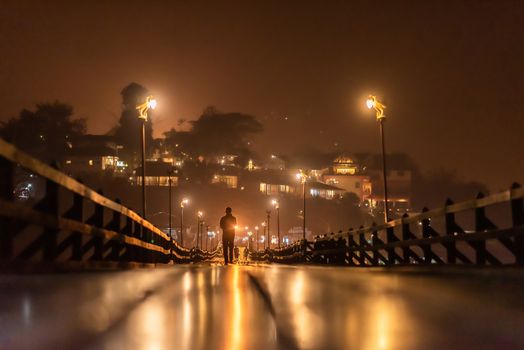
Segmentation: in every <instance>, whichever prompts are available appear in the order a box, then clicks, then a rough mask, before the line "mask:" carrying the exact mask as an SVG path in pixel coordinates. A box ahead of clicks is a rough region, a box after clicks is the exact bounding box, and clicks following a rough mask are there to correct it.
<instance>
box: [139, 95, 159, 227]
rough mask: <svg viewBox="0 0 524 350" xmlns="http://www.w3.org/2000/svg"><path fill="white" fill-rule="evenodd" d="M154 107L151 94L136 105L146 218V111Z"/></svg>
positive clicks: (143, 202) (143, 213)
mask: <svg viewBox="0 0 524 350" xmlns="http://www.w3.org/2000/svg"><path fill="white" fill-rule="evenodd" d="M150 108H151V109H155V108H156V100H155V99H153V96H147V98H146V100H145V102H144V103H141V104H139V105H138V106H136V110H137V111H138V119H140V120H141V121H142V130H141V134H142V135H141V138H140V140H141V145H140V146H141V148H142V174H141V177H142V217H143V218H144V219H145V218H146V181H145V180H146V122H147V111H148V110H149V109H150Z"/></svg>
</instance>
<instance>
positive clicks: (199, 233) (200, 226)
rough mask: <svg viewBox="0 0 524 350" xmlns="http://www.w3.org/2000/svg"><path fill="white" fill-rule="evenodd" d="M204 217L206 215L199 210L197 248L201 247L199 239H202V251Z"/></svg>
mask: <svg viewBox="0 0 524 350" xmlns="http://www.w3.org/2000/svg"><path fill="white" fill-rule="evenodd" d="M203 216H204V213H203V212H201V211H200V210H199V211H198V213H197V235H196V246H197V248H198V247H199V239H200V249H203V248H204V247H203V246H202V239H201V235H202V217H203Z"/></svg>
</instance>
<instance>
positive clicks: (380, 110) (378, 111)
mask: <svg viewBox="0 0 524 350" xmlns="http://www.w3.org/2000/svg"><path fill="white" fill-rule="evenodd" d="M366 105H367V107H368V108H369V109H372V108H373V109H374V110H375V115H376V117H377V122H379V124H380V140H381V143H382V176H383V178H384V221H385V222H388V221H389V215H388V214H389V213H388V182H387V178H386V145H385V141H384V121H385V120H386V115H385V114H384V110H385V109H386V106H385V105H383V104H382V103H380V101H379V100H377V98H376V97H375V96H373V95H369V97H368V99H367V100H366Z"/></svg>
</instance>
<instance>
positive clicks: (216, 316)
mask: <svg viewBox="0 0 524 350" xmlns="http://www.w3.org/2000/svg"><path fill="white" fill-rule="evenodd" d="M523 277H524V272H523V271H522V270H518V269H492V268H487V269H465V268H462V269H461V268H443V267H438V268H431V267H428V268H422V267H420V266H419V267H416V268H410V267H406V268H394V269H382V268H347V267H315V266H303V265H302V266H282V265H230V266H227V267H225V266H222V265H211V264H197V265H178V266H173V265H171V266H166V267H162V268H156V269H136V270H127V271H119V272H89V273H88V272H86V273H70V274H38V275H13V274H5V275H0V348H1V349H35V348H38V349H235V350H236V349H403V350H406V349H522V348H523V346H524V332H522V329H523V326H524V305H523V302H522V295H524V278H523Z"/></svg>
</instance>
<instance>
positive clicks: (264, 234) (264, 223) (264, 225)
mask: <svg viewBox="0 0 524 350" xmlns="http://www.w3.org/2000/svg"><path fill="white" fill-rule="evenodd" d="M261 225H262V227H263V228H264V233H263V234H262V236H264V237H265V236H266V222H265V221H264V222H263V223H262V224H261ZM265 246H266V242H265V240H264V247H265Z"/></svg>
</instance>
